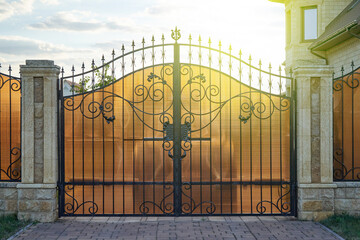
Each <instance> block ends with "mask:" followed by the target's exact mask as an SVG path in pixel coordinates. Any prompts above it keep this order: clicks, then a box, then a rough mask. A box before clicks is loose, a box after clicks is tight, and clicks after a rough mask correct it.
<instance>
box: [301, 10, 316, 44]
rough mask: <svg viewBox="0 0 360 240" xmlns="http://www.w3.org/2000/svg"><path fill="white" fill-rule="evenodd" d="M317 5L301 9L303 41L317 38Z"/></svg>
mask: <svg viewBox="0 0 360 240" xmlns="http://www.w3.org/2000/svg"><path fill="white" fill-rule="evenodd" d="M317 25H318V23H317V7H316V6H312V7H305V8H303V9H302V36H303V41H309V40H314V39H316V38H317V34H318V33H317Z"/></svg>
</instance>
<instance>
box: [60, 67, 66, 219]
mask: <svg viewBox="0 0 360 240" xmlns="http://www.w3.org/2000/svg"><path fill="white" fill-rule="evenodd" d="M63 89H64V68H62V69H61V80H60V156H61V157H60V164H59V165H60V166H59V167H60V201H59V202H60V211H59V216H61V215H62V214H64V207H65V193H64V192H65V184H64V183H65V154H64V153H65V149H64V147H65V146H64V143H65V140H64V133H65V125H64V118H65V116H64V115H65V114H64V93H63Z"/></svg>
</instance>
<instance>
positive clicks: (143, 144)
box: [141, 38, 154, 202]
mask: <svg viewBox="0 0 360 240" xmlns="http://www.w3.org/2000/svg"><path fill="white" fill-rule="evenodd" d="M144 48H145V38H143V40H142V56H141V57H142V85H143V86H145V85H144V84H145V80H144V79H145V70H144V68H145V52H144V51H145V50H144ZM153 90H154V89H153ZM142 110H143V114H142V118H143V121H144V122H145V95H144V94H143V99H142ZM142 135H143V137H142V155H143V156H142V159H143V166H142V170H143V171H142V177H143V186H142V187H143V201H142V202H145V141H144V138H145V124H142Z"/></svg>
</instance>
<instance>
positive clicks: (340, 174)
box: [333, 148, 360, 180]
mask: <svg viewBox="0 0 360 240" xmlns="http://www.w3.org/2000/svg"><path fill="white" fill-rule="evenodd" d="M343 156H344V151H343V150H342V149H341V148H338V149H336V150H335V151H334V161H335V162H336V163H338V164H339V165H338V166H334V171H333V176H334V180H345V178H346V177H347V176H348V175H349V174H350V173H353V172H354V175H355V176H356V179H357V180H360V167H353V168H351V169H348V168H347V167H346V166H345V164H344V163H343V161H342V158H343ZM356 172H357V173H356Z"/></svg>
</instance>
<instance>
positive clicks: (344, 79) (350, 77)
mask: <svg viewBox="0 0 360 240" xmlns="http://www.w3.org/2000/svg"><path fill="white" fill-rule="evenodd" d="M342 71H344V69H342ZM359 77H360V72H358V71H353V72H352V73H351V74H347V75H346V76H341V77H338V78H335V79H334V81H333V89H334V91H341V90H343V88H344V84H345V85H347V86H348V87H349V88H357V87H358V86H359V84H360V81H359Z"/></svg>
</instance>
